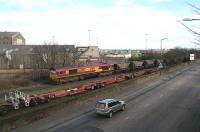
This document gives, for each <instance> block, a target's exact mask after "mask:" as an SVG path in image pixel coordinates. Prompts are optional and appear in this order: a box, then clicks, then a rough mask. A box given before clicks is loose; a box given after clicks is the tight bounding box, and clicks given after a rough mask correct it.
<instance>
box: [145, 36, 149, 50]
mask: <svg viewBox="0 0 200 132" xmlns="http://www.w3.org/2000/svg"><path fill="white" fill-rule="evenodd" d="M147 44H148V34H147V33H146V34H145V50H146V53H147V50H148V47H147Z"/></svg>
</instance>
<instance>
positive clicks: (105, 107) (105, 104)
mask: <svg viewBox="0 0 200 132" xmlns="http://www.w3.org/2000/svg"><path fill="white" fill-rule="evenodd" d="M125 106H126V104H125V101H119V100H115V99H104V100H100V101H97V103H96V106H95V111H96V114H99V115H106V116H108V117H110V118H111V117H112V116H113V113H114V112H117V111H119V110H121V111H124V110H125Z"/></svg>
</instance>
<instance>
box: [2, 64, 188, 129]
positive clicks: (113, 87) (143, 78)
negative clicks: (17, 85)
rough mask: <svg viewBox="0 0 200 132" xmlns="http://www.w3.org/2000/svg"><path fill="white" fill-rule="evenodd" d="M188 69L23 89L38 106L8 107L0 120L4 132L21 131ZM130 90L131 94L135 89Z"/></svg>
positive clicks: (155, 70) (136, 72)
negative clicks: (8, 131) (41, 120)
mask: <svg viewBox="0 0 200 132" xmlns="http://www.w3.org/2000/svg"><path fill="white" fill-rule="evenodd" d="M188 65H189V64H187V63H183V64H180V65H177V66H175V67H171V68H168V69H164V70H162V74H161V75H160V71H159V69H158V68H149V69H146V70H138V71H135V72H130V73H126V74H117V75H111V76H105V77H99V78H92V79H88V80H82V81H78V82H77V81H76V82H71V83H66V84H61V85H43V86H39V87H34V88H33V87H31V88H29V87H26V88H21V89H20V91H21V92H23V93H26V94H27V95H29V96H30V98H32V99H35V102H34V103H33V102H32V103H31V102H29V103H30V104H29V105H27V106H28V107H25V103H23V105H22V106H19V107H16V108H15V109H16V110H13V107H11V108H10V107H9V108H10V109H11V110H10V111H6V112H5V114H4V111H3V114H2V117H1V119H0V122H1V126H0V127H1V130H5V131H6V130H10V129H13V128H17V127H22V126H24V125H27V124H30V123H32V122H35V121H37V120H40V119H43V118H47V117H48V116H51V115H54V114H55V113H57V112H58V111H60V110H62V111H65V110H67V111H71V110H73V108H72V107H71V105H73V106H74V105H80V104H82V103H83V102H85V101H88V100H90V101H91V102H94V101H96V100H97V99H98V98H102V97H106V96H112V95H114V94H116V93H120V92H122V90H123V91H127V90H128V88H129V89H130V87H135V90H137V89H139V87H138V86H140V87H142V86H145V85H148V83H149V82H152V81H153V80H156V79H158V78H160V77H163V78H165V76H170V74H173V73H174V72H175V71H179V70H181V69H183V68H185V67H187V66H188ZM145 72H146V73H145ZM127 87H128V88H127ZM130 90H132V88H131V89H130ZM5 94H7V95H8V91H4V92H1V94H0V99H1V102H2V104H3V100H4V96H5ZM38 104H41V105H38ZM83 104H84V103H83ZM1 106H3V105H1ZM6 110H7V108H6ZM83 111H84V110H83Z"/></svg>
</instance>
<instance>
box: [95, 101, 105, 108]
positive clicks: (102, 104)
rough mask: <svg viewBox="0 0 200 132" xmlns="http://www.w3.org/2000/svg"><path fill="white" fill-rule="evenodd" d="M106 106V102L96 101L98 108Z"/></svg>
mask: <svg viewBox="0 0 200 132" xmlns="http://www.w3.org/2000/svg"><path fill="white" fill-rule="evenodd" d="M105 106H106V105H105V103H100V102H97V103H96V108H100V109H104V108H105Z"/></svg>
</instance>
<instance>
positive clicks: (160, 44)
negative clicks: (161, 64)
mask: <svg viewBox="0 0 200 132" xmlns="http://www.w3.org/2000/svg"><path fill="white" fill-rule="evenodd" d="M166 39H168V38H161V39H160V53H161V55H162V41H163V40H166Z"/></svg>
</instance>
